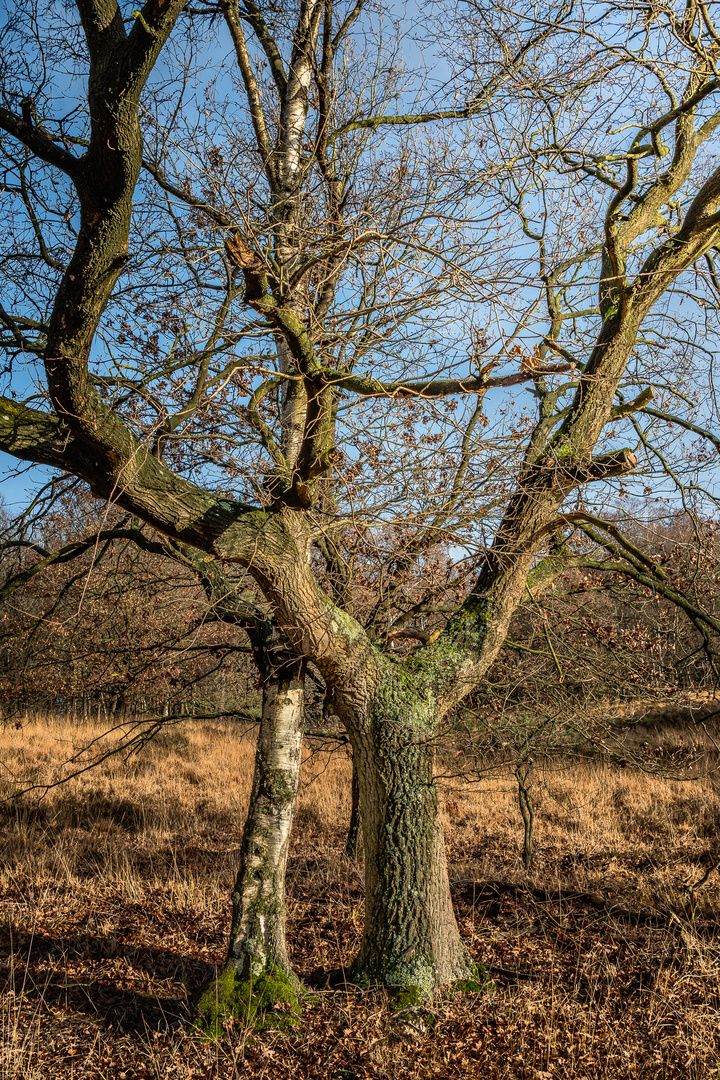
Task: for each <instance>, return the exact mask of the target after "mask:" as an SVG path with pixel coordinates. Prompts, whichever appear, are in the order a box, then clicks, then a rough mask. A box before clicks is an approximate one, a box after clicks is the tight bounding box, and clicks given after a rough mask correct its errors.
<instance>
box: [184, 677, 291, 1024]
mask: <svg viewBox="0 0 720 1080" xmlns="http://www.w3.org/2000/svg"><path fill="white" fill-rule="evenodd" d="M304 676H305V664H304V661H302V660H298V659H296V658H285V659H284V662H283V663H282V665H281V666H280V667H279V668H278V667H275V669H274V670H273V672H272V673H271V674H270V675H269V676H268V677H267V678H266V680H265V683H264V686H263V710H262V720H261V723H260V732H259V735H258V743H257V750H256V753H255V773H254V777H253V786H252V793H251V796H250V806H249V809H248V815H247V820H246V822H245V829H244V832H243V842H242V849H241V857H240V869H239V871H238V875H237V879H236V882H235V888H234V890H233V894H232V900H233V914H232V924H231V928H230V945H229V952H228V958H227V961H226V963H225V966H224V967H223V969H222V971H221V972H220V973H219V975H218V976H217V978H216V979H214V980H213V981H212V982H211V983H210V985H209V986H207V987H206V988H205V989H204V990H203V991H202V993H201V994H200V996H199V997H198V999H197V1002H196V1012H197V1014H198V1016H199V1018H200V1022H201V1024H202V1026H203V1027H205V1028H206V1029H207V1028H209V1029H211V1030H213V1031H216V1032H217V1033H218V1034H219V1033H220V1031H221V1030H222V1026H223V1023H224V1022H225V1021H226V1020H228V1019H231V1018H234V1019H236V1020H240V1021H244V1022H245V1023H251V1024H252V1025H253V1026H256V1027H257V1026H262V1024H263V1023H264V1017H265V1013H266V1011H267V1010H268V1009H269V1008H271V1007H273V1006H277V1005H278V1004H279V1005H284V1006H285V1008H286V1010H287V1011H286V1012H285V1013H282V1012H281V1013H280V1014H279V1015H280V1019H281V1020H283V1021H284V1022H285V1023H287V1022H292V1021H293V1020H295V1019H297V1016H298V1013H299V1003H298V991H299V989H300V982H299V980H298V979H297V978H296V976H295V975H294V974H293V972H292V969H291V967H290V962H289V960H288V955H287V948H286V944H285V868H286V863H287V853H288V846H289V843H290V831H291V827H292V820H293V814H294V811H295V802H296V799H297V791H298V780H299V776H300V760H301V753H302V725H303V715H304V709H303V705H304V696H305V677H304ZM273 1020H274V1021H275V1024H276V1023H277V1017H273Z"/></svg>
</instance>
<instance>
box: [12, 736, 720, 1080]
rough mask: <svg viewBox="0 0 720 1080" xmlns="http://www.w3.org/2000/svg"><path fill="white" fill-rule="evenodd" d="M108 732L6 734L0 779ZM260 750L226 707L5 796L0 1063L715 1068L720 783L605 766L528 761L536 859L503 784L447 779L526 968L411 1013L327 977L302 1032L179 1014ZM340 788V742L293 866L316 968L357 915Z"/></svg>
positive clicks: (509, 788)
mask: <svg viewBox="0 0 720 1080" xmlns="http://www.w3.org/2000/svg"><path fill="white" fill-rule="evenodd" d="M101 734H102V731H101V729H100V728H97V727H95V726H93V725H88V726H83V727H74V728H68V727H67V726H66V725H63V724H62V723H59V722H56V721H54V720H51V719H48V720H46V721H40V720H35V721H32V722H29V723H28V724H27V725H26V726H25V727H24V728H23V729H22V730H21V731H16V730H15V729H9V730H5V731H4V732H0V761H1V762H2V766H3V772H2V778H1V779H0V787H1V788H2V790H1V791H0V795H2V796H6V795H8V794H10V793H11V791H12V786H13V780H20V779H22V780H25V781H27V780H28V779H30V780H32V781H33V782H35V783H46V782H49V781H50V782H51V781H52V780H53V779H55V778H56V777H57V775H58V771H57V765H56V763H57V762H58V761H59V760H61V759H63V758H67V757H69V756H70V755H71V754H73V753H75V752H77V750H79V749H80V748H81V746H82V745H84V744H85V743H86V742H87V741H89V740H90V739H92V738H95V737H99V736H100V735H101ZM252 759H253V747H252V740H251V738H250V736H249V735H248V734H247V733H243V731H242V730H240V729H238V727H236V726H235V725H232V724H229V723H220V722H217V723H213V724H210V723H207V724H200V723H192V722H187V723H185V724H184V725H183V726H182V727H178V728H171V729H169V730H168V731H167V732H165V733H164V734H163V735H162V736H161V737H160V739H159V740H158V741H157V742H155V743H154V744H152V745H151V746H149V747H147V748H146V749H145V750H144V751H143V752H142V754H140V755H138V756H134V757H131V758H130V759H129V760H127V761H123V760H122V759H120V758H117V757H116V758H111V759H108V760H107V761H106V762H104V763H103V764H101V765H100V766H98V768H97V769H95V770H93V771H92V772H88V773H85V774H83V775H82V776H80V777H78V778H77V779H75V780H72V781H70V782H69V783H68V784H67V785H64V786H62V787H57V788H53V789H52V790H50V791H49V792H47V794H45V795H44V796H43V797H39V796H38V795H33V796H26V797H25V798H24V799H22V800H19V801H15V802H5V803H4V804H2V805H0V815H1V816H2V825H3V829H2V860H1V863H0V902H1V905H2V907H1V915H0V920H1V921H0V932H1V933H2V937H3V942H4V944H5V949H4V950H3V953H4V958H3V961H2V971H1V972H0V980H1V983H0V985H1V986H2V1007H1V1009H0V1026H1V1031H0V1036H1V1047H0V1080H48V1078H50V1077H57V1078H58V1080H64V1078H65V1077H68V1078H70V1077H72V1078H73V1080H75V1078H77V1080H80V1078H93V1080H101V1078H102V1080H135V1078H144V1077H153V1078H163V1080H164V1078H168V1080H174V1078H178V1080H181V1078H185V1080H200V1078H209V1077H217V1078H222V1080H224V1078H228V1080H229V1078H230V1077H234V1076H246V1075H247V1076H253V1077H278V1078H279V1077H283V1078H285V1077H293V1076H297V1077H336V1078H342V1077H344V1078H346V1080H352V1078H353V1077H362V1078H365V1077H368V1078H369V1077H378V1078H380V1077H383V1078H385V1077H398V1078H399V1077H428V1078H430V1077H433V1078H437V1077H440V1078H444V1077H470V1078H478V1080H479V1078H492V1077H498V1078H499V1077H508V1078H518V1080H520V1078H522V1080H530V1078H532V1080H550V1078H552V1080H565V1078H567V1080H570V1078H576V1080H590V1078H592V1080H595V1078H598V1080H600V1078H608V1080H610V1078H612V1080H623V1078H628V1080H630V1078H632V1080H635V1078H641V1080H644V1078H647V1080H650V1078H652V1080H656V1078H658V1080H660V1078H671V1077H672V1078H675V1077H678V1078H679V1077H683V1078H693V1080H700V1078H702V1080H708V1078H712V1077H720V1027H719V1024H718V1021H719V1020H720V936H719V935H718V930H717V925H716V917H717V912H718V907H719V904H720V873H719V872H717V871H715V872H713V873H711V874H710V876H709V877H708V879H707V881H706V882H705V883H704V884H703V885H702V887H701V888H699V889H698V890H697V891H696V893H694V894H693V893H692V891H691V889H690V888H689V886H691V885H692V884H693V883H696V882H698V881H700V880H701V879H702V878H703V876H704V875H705V874H706V872H707V871H708V870H709V869H710V867H711V866H713V865H714V864H715V862H717V861H718V860H719V859H720V849H718V846H717V839H716V838H717V831H718V822H719V820H720V795H719V794H718V790H717V787H716V786H715V785H714V783H713V782H712V780H711V779H703V780H695V781H687V782H682V783H681V782H678V781H670V780H663V779H661V778H658V777H649V776H643V775H637V774H634V773H631V772H629V771H628V770H625V769H620V768H610V767H608V766H602V765H599V764H593V763H591V762H588V763H586V764H583V765H578V766H575V767H573V768H572V769H567V770H561V769H559V770H556V771H554V772H547V773H545V774H541V775H540V776H539V777H538V778H537V781H536V806H537V827H536V838H535V839H536V850H537V855H536V859H535V864H534V866H533V868H532V870H531V872H530V873H526V872H525V871H524V869H523V867H522V863H521V860H520V842H521V833H520V815H519V812H518V809H517V802H516V793H515V789H514V787H513V784H512V783H511V780H510V779H509V778H503V777H499V778H495V779H493V780H492V781H488V782H487V783H485V784H483V785H482V786H481V787H480V788H478V789H471V788H466V787H464V786H461V785H455V786H447V787H446V788H445V789H444V790H443V799H444V804H445V810H446V825H447V831H448V843H449V852H450V863H451V879H452V882H453V889H454V893H455V898H456V904H457V910H458V916H459V920H460V924H461V927H462V930H463V933H464V934H465V936H466V938H467V941H468V945H469V947H470V950H471V952H472V954H473V956H474V957H475V958H476V959H477V960H478V961H480V962H483V963H485V964H487V965H489V966H491V967H494V968H496V969H498V968H503V969H506V971H507V970H512V971H515V972H517V973H518V974H517V978H516V979H514V980H513V979H512V978H509V977H508V976H507V975H502V974H497V975H496V976H494V984H495V985H494V988H490V989H487V990H486V991H484V992H482V993H479V994H475V995H467V994H465V995H453V994H447V995H443V996H439V997H438V1000H437V1001H436V1002H435V1003H434V1004H433V1007H432V1010H431V1011H430V1012H422V1011H420V1012H417V1013H406V1014H403V1015H401V1016H400V1017H394V1016H393V1015H392V1014H391V1013H390V1012H389V1010H388V1008H387V1005H388V1003H387V1000H386V998H385V996H384V995H383V994H359V993H357V992H355V991H352V990H348V991H347V992H337V991H322V990H321V991H320V992H319V993H318V994H317V997H316V999H315V1000H314V1002H311V1003H310V1004H308V1006H307V1008H306V1022H305V1024H304V1026H303V1027H302V1029H301V1030H300V1031H298V1032H294V1033H292V1034H291V1035H281V1034H268V1035H263V1036H262V1037H257V1036H251V1033H250V1032H249V1030H246V1029H245V1028H244V1026H243V1025H242V1024H239V1025H236V1026H235V1027H234V1028H233V1029H232V1030H230V1031H229V1032H228V1034H227V1036H226V1037H225V1038H224V1039H223V1040H221V1041H219V1042H217V1043H206V1042H203V1041H202V1040H201V1039H200V1038H199V1037H198V1036H196V1035H194V1034H191V1033H188V1031H187V1030H186V1029H185V1028H184V1027H183V1026H182V1022H183V1020H184V1018H185V1016H186V1002H187V995H188V989H189V988H192V987H195V986H197V985H199V984H200V983H201V982H202V981H204V980H205V979H206V978H207V977H208V976H209V974H210V973H211V972H212V970H213V968H214V965H216V964H218V963H219V962H221V960H222V959H223V951H224V939H225V934H226V930H227V921H228V916H229V903H228V897H229V891H230V886H231V882H232V879H233V874H234V870H235V863H236V859H237V851H238V848H239V843H240V837H241V828H242V820H243V814H244V811H245V806H246V802H247V798H248V793H249V786H250V779H251V773H252ZM349 788H350V785H349V762H348V759H347V756H346V755H345V753H344V751H340V752H337V753H334V754H327V753H325V754H317V755H315V756H314V757H313V758H308V760H307V761H306V764H305V769H304V773H303V781H302V790H301V794H300V803H299V808H298V815H297V827H296V830H295V839H294V844H293V851H292V855H291V860H290V866H289V874H288V893H289V920H290V941H291V944H292V948H293V961H294V963H295V965H296V968H297V970H298V972H299V973H300V975H301V976H302V977H303V978H305V979H306V980H309V979H310V978H311V977H312V975H313V972H315V973H316V979H317V969H332V968H337V967H341V966H345V965H347V964H348V963H349V962H350V960H351V958H352V956H353V954H354V952H355V950H356V948H357V944H358V941H359V936H360V933H361V928H362V909H363V887H362V867H361V864H360V863H358V862H355V861H351V860H347V859H345V858H344V857H343V856H342V854H341V851H342V842H343V839H344V835H343V830H344V825H345V823H346V821H347V819H348V817H349V810H350V807H349ZM321 981H322V980H321Z"/></svg>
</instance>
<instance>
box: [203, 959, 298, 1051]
mask: <svg viewBox="0 0 720 1080" xmlns="http://www.w3.org/2000/svg"><path fill="white" fill-rule="evenodd" d="M194 1013H195V1026H196V1028H197V1029H199V1030H200V1031H202V1032H203V1033H204V1034H206V1035H208V1036H210V1037H211V1038H220V1036H221V1035H222V1034H223V1032H224V1030H225V1027H226V1025H227V1024H228V1023H230V1022H236V1023H240V1024H244V1025H245V1026H246V1027H251V1028H254V1029H255V1030H256V1031H265V1030H267V1029H268V1028H276V1029H281V1030H282V1029H286V1028H289V1027H292V1026H294V1025H296V1024H299V1023H300V1015H301V1007H300V997H299V995H298V991H297V990H296V989H295V986H294V985H293V982H292V980H291V979H290V978H289V976H288V975H286V974H285V972H284V971H283V970H282V968H280V967H278V966H277V965H276V964H273V963H272V961H266V962H265V963H252V964H249V965H248V966H247V968H246V970H245V973H244V974H243V975H239V974H238V972H237V966H236V965H235V964H233V963H232V962H229V963H227V964H226V965H225V967H224V968H223V970H222V971H221V972H220V974H219V975H218V976H217V978H215V979H213V981H212V982H211V983H210V985H209V986H206V987H205V988H204V989H203V990H202V991H201V993H200V994H199V995H198V996H197V998H196V999H195V1003H194Z"/></svg>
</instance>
